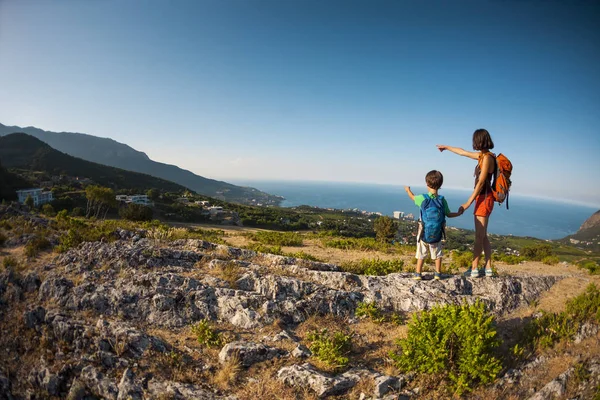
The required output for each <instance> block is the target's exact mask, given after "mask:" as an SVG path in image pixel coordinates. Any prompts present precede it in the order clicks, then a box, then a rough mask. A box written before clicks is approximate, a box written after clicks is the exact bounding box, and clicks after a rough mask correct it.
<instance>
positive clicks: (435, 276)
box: [433, 272, 442, 281]
mask: <svg viewBox="0 0 600 400" xmlns="http://www.w3.org/2000/svg"><path fill="white" fill-rule="evenodd" d="M433 279H435V280H436V281H439V280H440V279H442V277H441V276H440V274H438V273H437V272H436V273H435V274H433Z"/></svg>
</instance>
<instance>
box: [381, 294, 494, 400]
mask: <svg viewBox="0 0 600 400" xmlns="http://www.w3.org/2000/svg"><path fill="white" fill-rule="evenodd" d="M398 344H399V345H400V347H401V349H402V351H401V353H400V354H395V353H391V354H390V356H391V357H392V359H393V360H394V361H395V363H396V366H397V367H398V368H399V369H400V370H402V371H416V372H420V373H427V374H438V375H441V376H443V377H444V378H448V379H449V380H450V382H451V384H452V387H453V390H454V391H455V393H456V394H458V395H460V394H462V393H464V392H465V391H469V390H471V389H472V388H473V387H474V386H475V385H476V384H478V383H490V382H492V381H493V380H494V379H495V378H496V376H497V375H498V373H499V372H500V370H501V369H502V366H501V364H500V361H499V360H498V359H497V358H496V357H495V356H494V351H495V350H496V348H497V347H498V345H499V340H498V338H497V337H496V328H495V326H494V319H493V317H492V316H491V315H490V314H489V313H488V312H487V311H486V309H485V305H484V304H483V303H482V302H480V301H478V302H477V303H475V304H473V305H467V304H463V305H460V306H457V305H445V306H439V307H434V308H433V309H431V310H429V311H423V312H421V313H418V314H413V317H412V320H411V321H410V323H409V325H408V335H407V337H406V339H401V340H399V341H398Z"/></svg>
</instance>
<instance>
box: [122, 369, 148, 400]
mask: <svg viewBox="0 0 600 400" xmlns="http://www.w3.org/2000/svg"><path fill="white" fill-rule="evenodd" d="M118 389H119V395H118V396H117V400H143V399H144V393H143V391H142V388H141V386H140V385H138V384H137V383H136V382H135V375H134V374H133V371H131V370H130V369H129V368H127V369H126V370H125V371H124V372H123V376H122V377H121V382H120V383H119V387H118Z"/></svg>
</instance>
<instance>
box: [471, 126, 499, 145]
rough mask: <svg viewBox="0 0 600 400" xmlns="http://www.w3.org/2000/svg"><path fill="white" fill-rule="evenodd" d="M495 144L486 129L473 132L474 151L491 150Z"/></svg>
mask: <svg viewBox="0 0 600 400" xmlns="http://www.w3.org/2000/svg"><path fill="white" fill-rule="evenodd" d="M493 148H494V142H493V141H492V137H491V136H490V133H489V132H488V131H487V130H486V129H477V130H476V131H475V132H473V150H484V149H486V150H491V149H493Z"/></svg>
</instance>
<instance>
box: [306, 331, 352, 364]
mask: <svg viewBox="0 0 600 400" xmlns="http://www.w3.org/2000/svg"><path fill="white" fill-rule="evenodd" d="M307 339H308V341H309V345H308V348H309V349H310V351H311V352H312V353H313V356H315V357H316V358H317V359H319V360H321V361H322V362H324V363H325V364H327V365H329V366H331V367H334V368H342V367H345V366H346V365H347V364H348V361H349V359H348V354H349V353H350V350H351V349H352V335H351V334H346V333H344V332H341V331H337V332H333V333H329V331H328V330H327V329H323V330H321V331H317V330H315V331H311V332H309V333H308V335H307Z"/></svg>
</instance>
